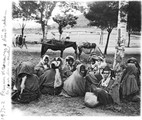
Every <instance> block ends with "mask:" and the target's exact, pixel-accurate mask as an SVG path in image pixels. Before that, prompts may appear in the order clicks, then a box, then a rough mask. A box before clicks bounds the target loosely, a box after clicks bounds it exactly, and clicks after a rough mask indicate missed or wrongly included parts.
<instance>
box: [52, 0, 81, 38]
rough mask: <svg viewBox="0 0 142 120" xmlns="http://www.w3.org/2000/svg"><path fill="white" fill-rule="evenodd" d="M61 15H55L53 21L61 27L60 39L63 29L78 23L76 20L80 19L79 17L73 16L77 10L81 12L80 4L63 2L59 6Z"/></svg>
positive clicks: (59, 28)
mask: <svg viewBox="0 0 142 120" xmlns="http://www.w3.org/2000/svg"><path fill="white" fill-rule="evenodd" d="M59 7H60V10H61V13H60V14H58V15H55V16H54V17H53V21H55V22H56V23H57V24H58V25H59V27H58V30H59V33H60V39H61V35H62V33H63V28H64V27H66V26H67V25H70V26H71V27H73V26H74V25H75V24H76V23H77V22H76V20H77V19H78V17H77V16H75V15H73V14H74V12H75V11H76V10H79V8H80V5H79V2H65V1H61V2H60V4H59Z"/></svg>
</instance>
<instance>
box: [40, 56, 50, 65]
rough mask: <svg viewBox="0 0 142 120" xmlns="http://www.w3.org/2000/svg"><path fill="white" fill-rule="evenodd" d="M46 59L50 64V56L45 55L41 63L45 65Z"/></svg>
mask: <svg viewBox="0 0 142 120" xmlns="http://www.w3.org/2000/svg"><path fill="white" fill-rule="evenodd" d="M45 59H47V60H48V63H49V56H48V55H44V56H43V58H42V59H41V63H42V64H45V62H44V60H45ZM48 63H47V64H48Z"/></svg>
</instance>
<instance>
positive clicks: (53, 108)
mask: <svg viewBox="0 0 142 120" xmlns="http://www.w3.org/2000/svg"><path fill="white" fill-rule="evenodd" d="M47 54H48V55H49V56H50V57H51V56H52V57H56V56H58V55H59V53H58V52H47ZM69 54H71V55H74V54H73V53H66V52H65V53H64V57H66V56H67V55H69ZM39 56H40V53H39V52H27V51H19V50H14V51H13V62H12V68H13V70H14V69H15V67H16V66H17V65H18V64H19V63H20V62H21V61H27V60H31V61H32V62H33V63H34V64H37V63H38V62H39V59H40V57H39ZM132 56H133V57H136V58H137V59H138V61H140V55H139V54H131V55H130V54H128V55H127V54H126V57H125V60H127V58H129V57H132ZM81 59H82V60H83V62H85V61H86V59H87V56H85V55H82V58H81ZM107 60H108V61H111V62H112V61H113V54H109V55H108V56H107ZM12 109H13V111H15V110H16V109H18V110H20V111H22V114H23V115H28V116H29V115H30V116H112V115H113V116H139V115H140V103H138V102H137V103H135V102H122V103H121V104H120V105H119V106H118V105H115V104H114V105H109V106H100V107H97V108H93V109H92V108H88V107H86V106H85V105H84V98H83V97H73V98H65V97H61V96H50V95H47V96H44V95H42V96H41V98H40V99H39V100H38V101H35V102H31V103H30V104H27V105H23V104H14V105H12Z"/></svg>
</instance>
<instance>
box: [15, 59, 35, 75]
mask: <svg viewBox="0 0 142 120" xmlns="http://www.w3.org/2000/svg"><path fill="white" fill-rule="evenodd" d="M22 73H25V74H27V75H32V74H33V73H34V65H33V64H32V63H31V62H29V61H27V62H21V63H20V64H19V65H18V67H17V68H16V75H17V76H18V77H20V75H21V74H22Z"/></svg>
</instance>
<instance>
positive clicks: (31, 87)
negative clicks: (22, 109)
mask: <svg viewBox="0 0 142 120" xmlns="http://www.w3.org/2000/svg"><path fill="white" fill-rule="evenodd" d="M23 73H24V74H26V76H27V78H26V81H25V88H24V90H23V92H22V93H21V87H20V85H21V82H22V77H21V75H22V74H23ZM15 86H16V88H17V90H16V91H14V93H13V94H12V100H14V101H17V102H21V103H29V102H31V101H33V100H36V99H37V98H39V96H40V92H39V78H38V77H37V76H36V75H35V74H34V65H33V64H32V63H31V62H22V63H20V64H19V65H18V67H17V68H16V74H15Z"/></svg>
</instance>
